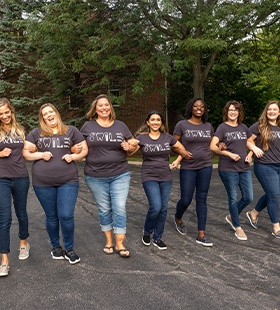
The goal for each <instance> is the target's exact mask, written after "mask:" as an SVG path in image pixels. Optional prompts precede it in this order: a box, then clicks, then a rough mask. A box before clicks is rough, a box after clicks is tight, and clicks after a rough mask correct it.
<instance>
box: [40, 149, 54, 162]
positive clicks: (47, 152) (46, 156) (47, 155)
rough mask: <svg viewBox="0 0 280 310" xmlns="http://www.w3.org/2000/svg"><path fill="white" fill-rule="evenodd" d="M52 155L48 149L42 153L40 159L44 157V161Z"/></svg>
mask: <svg viewBox="0 0 280 310" xmlns="http://www.w3.org/2000/svg"><path fill="white" fill-rule="evenodd" d="M52 157H53V154H52V153H51V152H49V151H46V152H43V153H42V159H44V161H49V160H50V159H51V158H52Z"/></svg>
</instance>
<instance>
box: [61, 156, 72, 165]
mask: <svg viewBox="0 0 280 310" xmlns="http://www.w3.org/2000/svg"><path fill="white" fill-rule="evenodd" d="M62 160H65V161H66V162H67V163H68V164H69V163H71V161H73V157H72V155H71V154H66V155H64V156H63V157H62Z"/></svg>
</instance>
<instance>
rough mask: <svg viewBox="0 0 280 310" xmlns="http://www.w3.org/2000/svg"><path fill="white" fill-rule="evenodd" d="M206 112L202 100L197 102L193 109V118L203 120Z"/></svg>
mask: <svg viewBox="0 0 280 310" xmlns="http://www.w3.org/2000/svg"><path fill="white" fill-rule="evenodd" d="M204 112H205V106H204V103H203V102H202V101H201V100H197V101H196V102H195V103H194V104H193V107H192V116H194V117H197V118H201V117H202V116H203V114H204Z"/></svg>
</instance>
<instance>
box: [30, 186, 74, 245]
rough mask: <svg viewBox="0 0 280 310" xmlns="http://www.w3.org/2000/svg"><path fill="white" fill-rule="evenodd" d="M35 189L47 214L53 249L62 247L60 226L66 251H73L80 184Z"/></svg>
mask: <svg viewBox="0 0 280 310" xmlns="http://www.w3.org/2000/svg"><path fill="white" fill-rule="evenodd" d="M33 188H34V191H35V194H36V196H37V198H38V200H39V201H40V203H41V205H42V207H43V209H44V211H45V214H46V228H47V232H48V235H49V238H50V241H51V244H52V247H53V248H55V247H57V246H59V245H60V242H59V224H60V226H61V231H62V236H63V241H64V247H65V250H71V249H73V247H74V210H75V205H76V200H77V196H78V189H79V183H78V182H75V183H66V184H63V185H61V186H33Z"/></svg>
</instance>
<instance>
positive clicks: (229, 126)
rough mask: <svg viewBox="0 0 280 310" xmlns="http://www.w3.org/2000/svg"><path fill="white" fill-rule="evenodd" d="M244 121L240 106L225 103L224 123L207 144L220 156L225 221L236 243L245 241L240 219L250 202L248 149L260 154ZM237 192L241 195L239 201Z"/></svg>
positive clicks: (219, 168)
mask: <svg viewBox="0 0 280 310" xmlns="http://www.w3.org/2000/svg"><path fill="white" fill-rule="evenodd" d="M243 119H244V112H243V107H242V105H241V103H239V102H238V101H235V100H233V101H229V102H227V104H226V105H225V106H224V109H223V121H224V122H223V123H222V124H220V125H219V126H218V128H217V130H216V132H215V134H214V137H213V139H212V142H211V144H210V147H211V150H212V151H214V152H215V153H217V154H219V155H220V159H219V167H218V171H219V175H220V177H221V179H222V182H223V183H224V186H225V189H226V191H227V194H228V204H229V213H230V214H229V215H227V216H226V218H225V220H226V222H227V223H228V224H230V226H231V228H232V229H233V230H234V231H235V236H236V238H237V239H238V240H247V236H246V234H245V232H244V230H243V229H242V227H241V225H240V221H239V215H240V213H241V212H242V210H243V209H244V208H246V207H247V206H248V205H249V204H250V203H251V202H252V201H253V187H252V173H251V169H250V161H251V158H249V157H248V156H247V148H249V149H251V150H252V151H254V152H257V153H258V152H259V149H258V148H256V147H255V145H254V143H253V140H252V134H251V132H250V130H249V129H248V127H247V126H246V125H245V124H243V123H242V121H243ZM220 142H223V143H224V144H225V145H226V149H224V150H220V148H219V147H218V144H219V143H220ZM238 188H239V189H240V192H241V198H240V199H239V200H238Z"/></svg>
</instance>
